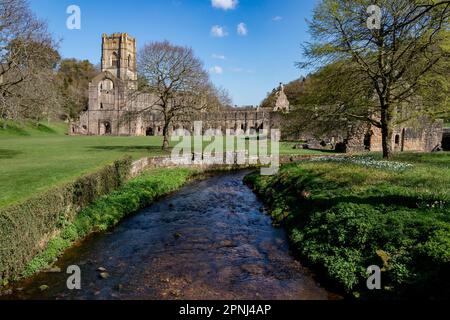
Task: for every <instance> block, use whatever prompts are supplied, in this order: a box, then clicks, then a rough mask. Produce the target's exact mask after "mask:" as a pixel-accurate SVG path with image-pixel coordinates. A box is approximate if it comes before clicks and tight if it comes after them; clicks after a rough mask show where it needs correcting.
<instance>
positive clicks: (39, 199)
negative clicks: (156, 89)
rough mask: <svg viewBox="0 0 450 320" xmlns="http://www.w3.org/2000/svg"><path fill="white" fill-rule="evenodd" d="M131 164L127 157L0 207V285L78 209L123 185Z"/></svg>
mask: <svg viewBox="0 0 450 320" xmlns="http://www.w3.org/2000/svg"><path fill="white" fill-rule="evenodd" d="M131 163H132V161H131V158H125V159H122V160H118V161H116V162H114V163H113V164H112V165H108V166H106V167H104V168H102V169H100V170H98V171H96V172H94V173H91V174H88V175H86V176H83V177H81V178H79V179H77V180H76V181H74V182H69V183H66V184H64V185H61V186H59V187H56V188H52V189H51V190H49V191H47V192H45V193H43V194H40V195H37V196H34V197H32V198H29V199H27V200H25V201H24V202H21V203H19V204H15V205H12V206H9V207H5V208H0V285H1V284H5V283H6V282H7V281H8V280H14V279H16V278H18V277H19V276H20V275H21V274H22V272H23V271H24V269H25V267H26V265H27V263H29V262H30V261H31V260H32V259H33V257H34V256H35V255H36V254H38V253H39V252H40V251H42V250H43V249H44V247H45V246H46V244H47V242H48V241H49V240H50V239H51V238H53V237H54V236H55V235H56V234H58V232H59V231H60V230H61V229H62V228H63V227H64V224H66V223H67V221H69V222H70V221H73V219H74V217H75V216H76V215H77V213H78V212H79V211H80V210H81V209H83V208H85V207H86V206H87V205H89V204H90V203H92V202H93V201H95V200H96V199H98V198H100V197H101V196H102V195H105V194H107V193H109V192H111V191H113V190H115V189H117V188H118V187H120V186H121V185H123V184H124V182H125V181H126V180H127V179H128V176H129V173H130V170H131Z"/></svg>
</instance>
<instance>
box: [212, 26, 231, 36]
mask: <svg viewBox="0 0 450 320" xmlns="http://www.w3.org/2000/svg"><path fill="white" fill-rule="evenodd" d="M211 35H212V36H213V37H216V38H223V37H226V36H227V35H228V32H227V31H226V30H225V27H221V26H217V25H216V26H213V27H212V28H211Z"/></svg>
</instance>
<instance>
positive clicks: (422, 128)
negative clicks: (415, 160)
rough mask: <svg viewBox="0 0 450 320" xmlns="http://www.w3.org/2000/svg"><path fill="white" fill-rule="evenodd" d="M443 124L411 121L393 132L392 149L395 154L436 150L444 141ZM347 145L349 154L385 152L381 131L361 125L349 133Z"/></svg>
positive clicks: (423, 119)
mask: <svg viewBox="0 0 450 320" xmlns="http://www.w3.org/2000/svg"><path fill="white" fill-rule="evenodd" d="M442 124H443V123H442V121H440V120H438V121H433V120H430V119H426V118H422V119H420V121H414V122H413V121H411V122H409V123H405V124H404V125H402V126H397V127H395V128H394V130H393V135H392V141H391V144H392V149H393V150H394V151H395V152H403V151H419V152H430V151H433V150H436V149H438V148H439V147H440V145H441V141H442V135H443V128H442ZM346 145H347V151H348V152H360V151H364V150H368V151H375V152H380V151H382V150H383V147H382V134H381V129H380V128H377V127H375V126H370V127H367V126H366V125H364V124H361V125H360V127H356V128H353V129H352V130H350V131H349V135H348V138H347V143H346Z"/></svg>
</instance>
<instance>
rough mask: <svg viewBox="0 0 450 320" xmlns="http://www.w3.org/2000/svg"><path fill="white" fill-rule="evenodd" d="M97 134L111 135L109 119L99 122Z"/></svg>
mask: <svg viewBox="0 0 450 320" xmlns="http://www.w3.org/2000/svg"><path fill="white" fill-rule="evenodd" d="M99 127H100V128H99V134H100V135H101V136H107V135H111V134H112V125H111V122H109V121H104V122H102V123H100V126H99Z"/></svg>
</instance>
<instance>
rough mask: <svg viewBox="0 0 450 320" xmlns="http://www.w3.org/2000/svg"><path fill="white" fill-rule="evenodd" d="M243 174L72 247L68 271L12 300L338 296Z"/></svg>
mask: <svg viewBox="0 0 450 320" xmlns="http://www.w3.org/2000/svg"><path fill="white" fill-rule="evenodd" d="M245 174H246V172H236V173H227V174H220V175H217V176H213V177H211V178H208V179H206V180H203V181H196V182H193V183H190V184H189V185H187V186H186V187H184V188H183V189H181V190H180V191H178V192H176V193H174V194H173V195H171V196H169V197H167V198H165V199H163V200H161V201H159V202H157V203H155V204H154V205H152V206H150V207H148V208H146V209H144V210H142V211H140V212H139V213H137V214H135V215H133V216H132V217H130V218H127V219H126V220H124V221H123V222H121V223H120V224H119V225H118V226H117V227H116V228H114V229H113V230H111V232H110V233H106V234H101V235H95V236H92V237H91V238H89V239H87V240H86V241H84V242H82V243H81V244H79V245H77V246H75V247H73V248H71V249H70V250H68V251H67V252H66V253H65V254H64V256H63V257H62V258H61V259H60V260H59V261H58V262H57V266H58V267H59V268H60V269H61V270H62V272H59V273H40V274H38V275H36V276H34V277H33V278H31V279H28V280H26V281H23V282H21V283H19V284H18V285H17V287H16V288H15V289H14V291H13V294H12V295H11V296H10V297H6V298H14V299H190V300H191V299H230V300H231V299H335V298H338V297H337V296H336V295H334V294H332V293H330V292H328V291H326V290H325V289H324V288H322V287H321V286H320V285H319V284H318V283H317V281H315V280H314V279H313V276H312V275H311V273H310V272H309V271H308V270H307V269H306V268H304V267H302V265H301V264H300V263H299V262H297V261H296V260H294V258H293V257H292V255H291V254H290V251H289V245H288V241H287V238H286V234H285V232H284V231H283V230H282V229H277V228H274V227H273V226H272V223H271V219H270V217H269V216H267V215H266V214H265V213H264V210H263V204H262V203H261V202H260V201H259V200H258V199H257V197H256V196H255V195H254V194H253V192H252V191H251V190H250V189H249V188H248V187H246V186H245V185H244V184H243V182H242V179H243V177H244V176H245ZM70 265H78V266H79V267H80V268H81V279H82V281H81V283H82V288H81V290H73V291H71V290H68V289H67V286H66V280H67V277H68V276H69V275H68V274H66V273H65V271H66V269H67V267H68V266H70ZM99 268H100V271H99ZM102 271H103V275H102V276H103V277H102V276H101V275H100V273H101V272H102ZM43 285H44V286H46V287H48V288H47V289H46V290H42V288H41V289H40V288H39V287H41V286H43ZM3 298H5V297H3Z"/></svg>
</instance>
